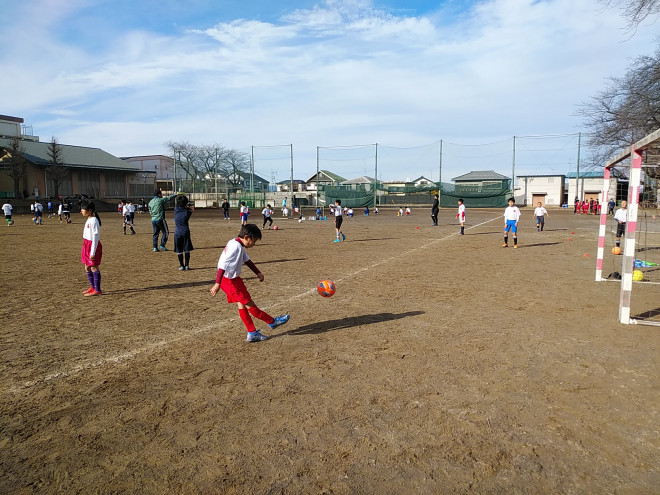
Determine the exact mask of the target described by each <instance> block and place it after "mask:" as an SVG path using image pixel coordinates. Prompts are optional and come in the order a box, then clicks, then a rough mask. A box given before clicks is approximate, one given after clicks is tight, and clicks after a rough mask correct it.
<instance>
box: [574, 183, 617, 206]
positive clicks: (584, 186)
mask: <svg viewBox="0 0 660 495" xmlns="http://www.w3.org/2000/svg"><path fill="white" fill-rule="evenodd" d="M567 182H568V204H569V205H572V204H573V201H575V197H576V196H577V197H578V198H579V199H584V193H585V192H596V191H597V192H598V199H599V200H600V198H601V195H602V192H603V178H602V177H597V178H593V179H592V178H589V179H585V178H583V177H580V180H579V182H580V184H579V186H580V187H579V188H578V190H577V194H576V189H575V178H572V179H567ZM610 199H616V178H613V177H612V178H610V187H609V193H608V197H607V199H606V201H605V202H607V201H609V200H610Z"/></svg>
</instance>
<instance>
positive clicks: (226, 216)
mask: <svg viewBox="0 0 660 495" xmlns="http://www.w3.org/2000/svg"><path fill="white" fill-rule="evenodd" d="M222 214H223V215H224V217H225V218H229V210H222Z"/></svg>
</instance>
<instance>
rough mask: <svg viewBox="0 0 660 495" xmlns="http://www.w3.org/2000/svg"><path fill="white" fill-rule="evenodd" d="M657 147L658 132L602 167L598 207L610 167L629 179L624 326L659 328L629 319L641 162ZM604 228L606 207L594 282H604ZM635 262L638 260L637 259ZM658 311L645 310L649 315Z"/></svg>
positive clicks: (623, 267) (606, 189)
mask: <svg viewBox="0 0 660 495" xmlns="http://www.w3.org/2000/svg"><path fill="white" fill-rule="evenodd" d="M658 148H660V129H658V130H657V131H655V132H653V133H651V134H649V135H648V136H646V137H644V138H643V139H641V140H639V141H637V142H636V143H635V144H633V145H632V146H631V147H630V148H629V149H627V150H625V151H623V152H621V153H619V154H618V155H617V156H615V157H614V158H612V159H611V160H609V161H608V162H607V163H606V165H605V171H604V186H603V192H602V197H601V201H600V202H601V204H602V205H606V204H607V202H608V201H609V197H610V194H609V193H610V191H609V188H610V174H611V171H612V168H613V167H615V166H618V167H619V168H622V167H627V168H628V169H629V173H628V177H629V178H630V182H629V186H628V208H627V219H626V230H625V234H624V242H623V258H622V260H621V293H620V297H619V321H620V322H621V323H623V324H625V325H630V324H644V325H656V326H660V321H658V320H657V319H656V320H653V319H651V318H648V319H647V318H644V319H642V318H638V317H631V316H630V301H631V296H632V289H633V271H634V270H635V261H636V260H635V251H636V242H635V241H636V237H637V234H638V227H639V223H638V216H639V196H640V184H641V178H642V162H643V158H644V154H645V153H646V154H647V156H651V155H653V156H655V157H657V150H658ZM649 166H651V167H657V166H658V164H657V163H656V164H649V163H647V164H645V165H644V167H649ZM606 228H607V208H603V209H602V212H601V215H600V228H599V229H598V255H597V260H596V281H597V282H600V281H602V280H606V279H604V278H603V258H604V255H605V236H606ZM637 261H638V262H639V260H637ZM658 311H659V310H658V309H656V310H652V311H649V314H651V313H654V314H655V313H656V312H658Z"/></svg>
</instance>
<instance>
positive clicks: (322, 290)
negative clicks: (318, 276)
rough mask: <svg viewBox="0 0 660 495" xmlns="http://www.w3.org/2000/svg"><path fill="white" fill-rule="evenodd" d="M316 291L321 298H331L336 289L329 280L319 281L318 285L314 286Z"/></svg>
mask: <svg viewBox="0 0 660 495" xmlns="http://www.w3.org/2000/svg"><path fill="white" fill-rule="evenodd" d="M316 290H318V291H319V294H321V295H322V296H323V297H332V296H333V295H334V294H335V292H336V290H337V288H336V287H335V283H334V282H331V281H330V280H321V281H320V282H319V283H318V284H316Z"/></svg>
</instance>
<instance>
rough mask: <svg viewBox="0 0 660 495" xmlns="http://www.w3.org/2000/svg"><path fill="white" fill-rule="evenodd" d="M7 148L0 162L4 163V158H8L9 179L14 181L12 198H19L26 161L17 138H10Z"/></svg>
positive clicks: (25, 170) (26, 165)
mask: <svg viewBox="0 0 660 495" xmlns="http://www.w3.org/2000/svg"><path fill="white" fill-rule="evenodd" d="M9 146H10V147H9V150H5V156H3V157H2V161H4V159H5V157H6V158H8V164H9V177H11V178H12V180H13V181H14V197H15V198H20V196H21V180H23V178H24V177H25V172H27V167H28V161H27V160H26V159H25V156H24V155H23V147H22V146H21V141H20V139H18V137H14V138H12V140H11V143H10V145H9Z"/></svg>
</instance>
